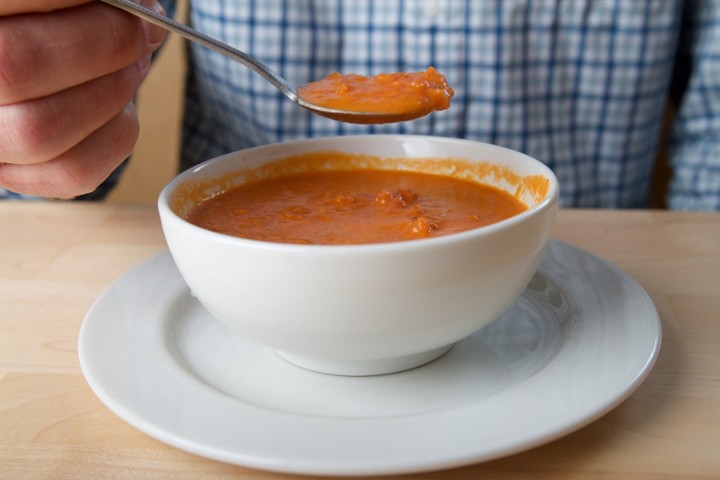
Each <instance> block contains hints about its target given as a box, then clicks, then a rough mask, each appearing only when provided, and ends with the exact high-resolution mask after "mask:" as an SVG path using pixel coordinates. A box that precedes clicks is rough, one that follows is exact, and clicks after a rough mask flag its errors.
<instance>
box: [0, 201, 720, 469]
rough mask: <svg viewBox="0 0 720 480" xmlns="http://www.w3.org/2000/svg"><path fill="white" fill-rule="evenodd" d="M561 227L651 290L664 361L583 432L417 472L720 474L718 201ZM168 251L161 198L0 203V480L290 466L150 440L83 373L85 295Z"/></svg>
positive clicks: (565, 222)
mask: <svg viewBox="0 0 720 480" xmlns="http://www.w3.org/2000/svg"><path fill="white" fill-rule="evenodd" d="M555 236H556V237H557V238H559V239H562V240H565V241H567V242H570V243H573V244H575V245H577V246H580V247H582V248H584V249H586V250H588V251H591V252H593V253H595V254H597V255H600V256H602V257H604V258H606V259H608V260H609V261H611V262H612V263H614V264H615V265H617V266H618V267H620V268H621V269H623V270H624V271H626V272H627V273H629V274H630V275H632V276H633V277H634V278H635V279H636V280H637V281H638V282H639V283H640V284H641V285H642V286H643V287H644V288H645V289H646V290H647V291H648V293H649V294H650V296H651V297H652V299H653V301H654V302H655V305H656V306H657V309H658V311H659V313H660V316H661V318H662V324H663V345H662V348H661V353H660V357H659V359H658V361H657V363H656V366H655V368H654V370H653V371H652V373H651V374H650V376H649V377H648V379H647V380H646V381H645V382H644V383H643V384H642V386H641V387H640V388H639V389H638V390H637V391H636V392H635V393H634V394H633V395H632V396H631V397H630V398H629V399H628V400H626V401H625V402H624V403H623V404H621V405H620V406H619V407H618V408H616V409H615V410H613V411H612V412H611V413H609V414H607V415H605V416H604V417H602V418H601V419H599V420H597V421H595V422H594V423H592V424H591V425H589V426H587V427H585V428H583V429H581V430H579V431H577V432H576V433H573V434H571V435H569V436H567V437H564V438H562V439H560V440H557V441H554V442H552V443H550V444H547V445H545V446H541V447H539V448H536V449H533V450H530V451H527V452H525V453H521V454H518V455H514V456H511V457H507V458H503V459H500V460H497V461H492V462H488V463H484V464H479V465H474V466H470V467H465V468H460V469H455V470H447V471H441V472H432V473H427V474H423V475H414V476H413V478H426V479H429V478H432V479H456V478H473V479H474V478H481V477H482V478H510V479H526V478H543V479H566V478H592V479H606V478H612V479H619V478H623V479H624V478H629V477H631V478H645V479H657V478H720V214H714V213H711V214H702V213H692V214H691V213H670V212H649V211H630V212H625V211H623V212H620V211H587V210H584V211H583V210H576V211H561V212H560V215H559V218H558V222H557V228H556V230H555ZM164 248H165V244H164V240H163V236H162V233H161V231H160V227H159V221H158V218H157V215H156V213H155V211H154V209H152V208H147V207H120V206H111V205H103V204H80V203H53V202H48V203H45V202H39V203H2V202H0V478H2V479H5V480H11V479H12V480H14V479H23V480H25V479H39V478H43V479H44V478H47V479H56V480H61V479H72V480H80V479H92V480H98V479H114V478H123V479H125V478H127V479H134V480H138V479H150V478H152V479H165V478H168V479H172V480H181V479H197V478H213V479H216V478H228V479H229V478H241V479H243V480H246V479H258V478H264V479H275V478H286V477H287V476H284V475H280V474H274V473H268V472H261V471H255V470H250V469H245V468H241V467H236V466H231V465H225V464H222V463H217V462H214V461H211V460H206V459H204V458H200V457H197V456H194V455H192V454H188V453H184V452H182V451H180V450H176V449H174V448H172V447H169V446H166V445H164V444H162V443H160V442H158V441H155V440H153V439H151V438H150V437H148V436H146V435H144V434H142V433H140V432H139V431H137V430H135V429H134V428H133V427H131V426H129V425H128V424H126V423H125V422H123V421H122V420H120V419H119V418H118V417H116V416H115V415H114V414H113V413H111V412H110V411H109V410H108V409H107V408H105V407H104V405H103V404H102V403H101V402H100V401H99V400H98V399H97V398H96V397H95V395H94V394H93V393H92V392H91V391H90V389H89V387H88V386H87V384H86V383H85V380H84V378H83V376H82V375H81V373H80V368H79V366H78V359H77V336H78V330H79V328H80V325H81V323H82V320H83V317H84V315H85V313H86V311H87V310H88V308H89V306H90V304H91V303H92V302H93V301H94V300H95V298H96V297H97V296H98V295H99V294H100V293H101V291H102V290H103V289H105V288H106V287H107V286H108V285H109V284H110V283H111V282H112V281H113V280H114V279H116V278H117V277H118V276H120V275H121V274H123V273H124V272H125V271H126V270H128V269H129V268H130V267H132V266H134V265H136V264H137V263H140V262H142V261H143V260H145V259H147V258H148V257H150V256H151V255H153V254H155V253H157V252H159V251H161V250H163V249H164Z"/></svg>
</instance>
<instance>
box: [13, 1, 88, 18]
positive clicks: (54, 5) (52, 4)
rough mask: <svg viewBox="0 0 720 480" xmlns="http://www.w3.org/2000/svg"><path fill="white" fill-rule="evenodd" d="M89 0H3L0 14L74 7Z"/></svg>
mask: <svg viewBox="0 0 720 480" xmlns="http://www.w3.org/2000/svg"><path fill="white" fill-rule="evenodd" d="M89 1H90V0H3V1H2V3H0V15H16V14H18V13H28V12H49V11H51V10H57V9H60V8H67V7H74V6H76V5H80V4H82V3H87V2H89Z"/></svg>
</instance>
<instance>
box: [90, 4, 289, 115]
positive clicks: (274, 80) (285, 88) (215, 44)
mask: <svg viewBox="0 0 720 480" xmlns="http://www.w3.org/2000/svg"><path fill="white" fill-rule="evenodd" d="M100 1H101V2H103V3H106V4H108V5H112V6H113V7H116V8H119V9H121V10H125V11H126V12H128V13H131V14H133V15H135V16H137V17H140V18H142V19H143V20H146V21H148V22H150V23H152V24H155V25H157V26H159V27H161V28H164V29H165V30H168V31H170V32H173V33H177V34H178V35H180V36H181V37H183V38H186V39H187V40H190V41H191V42H194V43H197V44H199V45H202V46H204V47H206V48H209V49H210V50H213V51H215V52H217V53H220V54H221V55H225V56H226V57H229V58H231V59H233V60H235V61H236V62H239V63H241V64H243V65H245V66H246V67H248V68H250V69H251V70H253V71H254V72H255V73H257V74H259V75H260V76H262V77H263V78H265V79H266V80H267V81H268V82H270V83H271V84H273V85H274V86H275V87H276V88H277V89H278V90H280V91H281V92H282V93H283V94H284V95H285V96H287V97H288V98H289V99H290V100H292V101H294V102H296V103H297V94H296V93H295V89H294V88H293V87H292V86H291V85H289V84H288V83H287V82H286V81H285V79H283V78H282V77H280V76H278V75H277V74H276V73H275V72H273V71H272V70H271V69H270V68H269V67H268V66H267V65H265V64H264V63H262V62H260V61H259V60H257V59H256V58H254V57H251V56H250V55H248V54H247V53H245V52H241V51H240V50H237V49H236V48H233V47H231V46H230V45H227V44H225V43H223V42H221V41H219V40H217V39H215V38H212V37H209V36H207V35H205V34H204V33H201V32H198V31H197V30H194V29H192V28H190V27H188V26H187V25H184V24H182V23H180V22H177V21H175V20H173V19H172V18H169V17H166V16H164V15H161V14H159V13H157V12H155V11H153V10H150V9H149V8H146V7H144V6H142V5H138V4H137V3H135V2H132V1H130V0H100Z"/></svg>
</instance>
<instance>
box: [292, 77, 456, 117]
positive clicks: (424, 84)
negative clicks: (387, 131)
mask: <svg viewBox="0 0 720 480" xmlns="http://www.w3.org/2000/svg"><path fill="white" fill-rule="evenodd" d="M297 94H298V97H300V99H302V100H304V101H305V102H308V103H311V104H313V105H317V106H319V107H323V108H328V109H333V110H337V111H345V112H355V113H363V114H367V115H343V114H336V113H333V114H324V113H323V112H322V111H319V110H318V111H316V113H318V114H320V115H325V116H328V117H331V118H333V119H335V120H340V121H344V122H350V123H367V124H374V123H393V122H402V121H407V120H413V119H416V118H420V117H424V116H425V115H428V114H429V113H431V112H434V111H437V110H446V109H448V108H449V107H450V101H451V99H452V97H453V95H454V91H453V89H452V88H451V87H450V85H448V82H447V80H446V79H445V76H444V75H443V74H442V73H440V72H439V71H437V70H435V68H433V67H428V68H427V70H424V71H421V72H411V73H405V72H398V73H380V74H378V75H374V76H364V75H358V74H341V73H331V74H330V75H328V76H327V77H325V78H323V79H322V80H318V81H315V82H311V83H308V84H306V85H304V86H302V87H300V88H299V89H298V91H297Z"/></svg>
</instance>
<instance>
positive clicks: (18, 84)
mask: <svg viewBox="0 0 720 480" xmlns="http://www.w3.org/2000/svg"><path fill="white" fill-rule="evenodd" d="M35 64H36V62H35V57H34V55H33V54H32V53H31V52H28V51H27V50H26V49H24V48H23V47H22V42H19V41H18V39H17V38H15V35H13V34H12V32H11V30H10V29H3V28H0V104H7V103H11V102H13V101H16V100H17V99H18V98H20V96H21V95H22V92H23V91H24V89H25V87H26V86H27V85H28V84H30V83H31V81H32V71H33V70H34V68H35Z"/></svg>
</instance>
